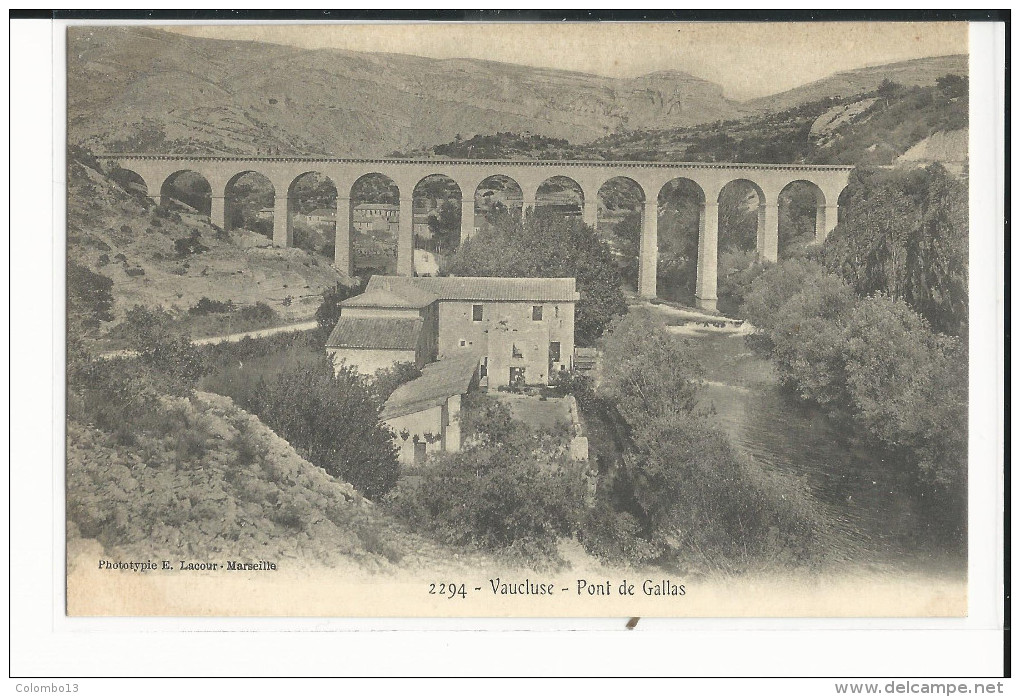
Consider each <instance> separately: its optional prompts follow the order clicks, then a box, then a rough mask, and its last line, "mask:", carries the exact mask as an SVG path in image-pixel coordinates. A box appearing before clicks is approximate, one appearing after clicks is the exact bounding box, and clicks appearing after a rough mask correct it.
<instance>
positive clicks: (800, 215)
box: [776, 179, 826, 259]
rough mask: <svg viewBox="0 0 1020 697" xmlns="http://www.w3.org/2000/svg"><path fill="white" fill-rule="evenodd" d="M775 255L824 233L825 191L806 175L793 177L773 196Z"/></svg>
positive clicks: (789, 251)
mask: <svg viewBox="0 0 1020 697" xmlns="http://www.w3.org/2000/svg"><path fill="white" fill-rule="evenodd" d="M776 205H777V206H778V209H779V210H778V216H777V225H778V229H777V237H778V240H777V250H776V252H777V256H778V258H779V259H786V258H789V257H790V256H793V255H795V254H796V253H797V252H798V251H799V250H802V249H803V248H804V247H805V246H807V245H809V244H814V243H815V242H816V241H817V240H820V239H822V238H823V237H824V236H825V214H826V209H825V193H824V192H823V191H822V188H821V187H820V186H818V184H816V183H815V182H813V181H810V180H808V179H795V180H794V181H792V182H790V183H788V184H787V185H786V186H784V187H783V188H782V190H781V191H780V192H779V196H778V197H777V199H776Z"/></svg>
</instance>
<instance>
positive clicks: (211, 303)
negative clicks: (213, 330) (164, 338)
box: [188, 295, 234, 316]
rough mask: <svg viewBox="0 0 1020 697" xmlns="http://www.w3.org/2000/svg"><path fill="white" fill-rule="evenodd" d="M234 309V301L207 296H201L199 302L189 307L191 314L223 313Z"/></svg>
mask: <svg viewBox="0 0 1020 697" xmlns="http://www.w3.org/2000/svg"><path fill="white" fill-rule="evenodd" d="M233 311H234V301H233V300H227V301H226V302H223V301H222V300H210V299H209V298H207V297H206V296H204V295H203V296H202V297H201V298H199V300H198V302H197V303H195V304H194V305H192V306H191V307H189V308H188V314H189V315H199V316H201V315H211V314H222V313H226V312H233Z"/></svg>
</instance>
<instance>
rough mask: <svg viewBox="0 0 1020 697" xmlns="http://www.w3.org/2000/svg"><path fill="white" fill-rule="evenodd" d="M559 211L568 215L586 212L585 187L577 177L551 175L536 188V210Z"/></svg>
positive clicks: (576, 215) (579, 214)
mask: <svg viewBox="0 0 1020 697" xmlns="http://www.w3.org/2000/svg"><path fill="white" fill-rule="evenodd" d="M539 208H542V209H545V210H546V211H550V210H553V211H559V212H560V213H562V214H563V215H564V216H567V217H578V218H579V217H581V216H582V215H583V214H584V187H582V186H581V185H580V184H579V183H578V182H577V180H576V179H574V178H572V177H568V176H566V175H563V174H557V175H554V176H551V177H549V178H547V179H545V180H543V181H542V183H540V184H539V185H538V188H537V189H535V210H536V212H537V211H538V209H539Z"/></svg>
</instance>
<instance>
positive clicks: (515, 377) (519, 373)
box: [510, 367, 524, 385]
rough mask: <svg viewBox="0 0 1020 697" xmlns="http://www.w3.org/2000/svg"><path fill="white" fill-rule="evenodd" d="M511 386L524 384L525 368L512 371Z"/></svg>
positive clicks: (512, 369) (515, 368) (514, 368)
mask: <svg viewBox="0 0 1020 697" xmlns="http://www.w3.org/2000/svg"><path fill="white" fill-rule="evenodd" d="M510 384H511V385H523V384H524V368H520V367H513V368H511V369H510Z"/></svg>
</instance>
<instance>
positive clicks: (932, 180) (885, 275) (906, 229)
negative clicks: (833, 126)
mask: <svg viewBox="0 0 1020 697" xmlns="http://www.w3.org/2000/svg"><path fill="white" fill-rule="evenodd" d="M844 197H845V200H846V205H844V206H842V210H843V215H842V216H841V220H840V223H839V225H838V226H837V227H836V229H835V230H834V231H833V232H832V234H830V235H829V237H828V238H827V239H826V241H825V244H824V245H823V247H822V254H821V258H822V260H823V262H824V264H825V265H826V267H828V268H829V270H831V271H834V272H836V273H838V274H839V275H840V276H842V277H843V278H844V279H845V280H846V281H847V283H849V284H850V285H851V286H852V287H853V288H854V290H855V291H856V292H857V294H858V295H862V296H864V295H870V294H871V293H875V292H880V293H884V294H886V295H889V296H890V297H892V298H893V299H903V300H906V301H907V302H908V303H909V304H910V305H911V307H913V308H914V309H915V310H916V311H917V312H919V313H921V315H922V316H923V317H924V318H925V319H927V320H928V321H929V322H930V323H931V325H932V326H933V327H934V328H936V329H937V330H939V331H945V332H950V333H953V334H958V333H961V332H963V331H965V328H966V325H967V303H968V296H967V274H968V265H967V244H968V241H967V240H968V231H967V193H966V187H965V186H964V185H963V184H962V183H960V182H958V181H956V180H954V179H953V178H952V177H950V176H949V174H948V173H947V172H946V170H945V169H944V168H943V167H942V166H941V165H937V164H936V165H932V166H930V167H928V168H927V169H925V170H912V171H909V172H868V171H861V170H858V171H855V173H854V175H853V176H852V177H851V180H850V183H849V185H848V187H847V190H846V193H845V194H844Z"/></svg>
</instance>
